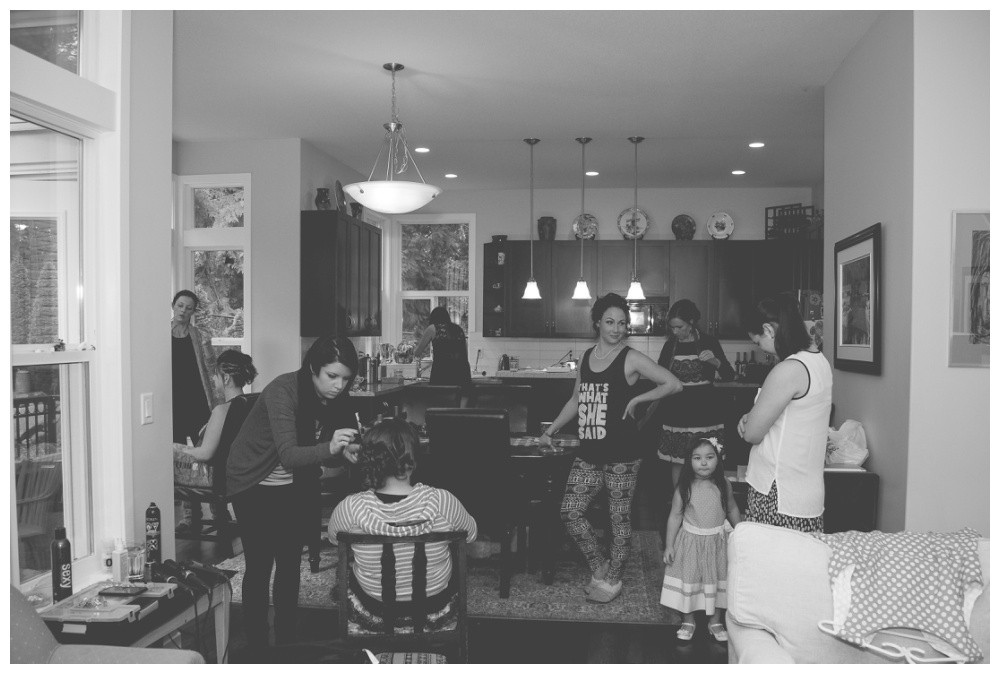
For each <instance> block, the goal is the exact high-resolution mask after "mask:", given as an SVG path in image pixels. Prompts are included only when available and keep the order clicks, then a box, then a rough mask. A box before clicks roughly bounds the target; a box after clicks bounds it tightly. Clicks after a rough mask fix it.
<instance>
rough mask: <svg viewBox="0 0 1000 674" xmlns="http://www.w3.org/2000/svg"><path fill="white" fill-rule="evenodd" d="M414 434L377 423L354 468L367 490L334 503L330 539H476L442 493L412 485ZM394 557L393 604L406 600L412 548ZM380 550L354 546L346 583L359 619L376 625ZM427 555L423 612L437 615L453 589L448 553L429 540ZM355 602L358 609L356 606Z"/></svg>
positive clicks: (399, 424) (405, 427)
mask: <svg viewBox="0 0 1000 674" xmlns="http://www.w3.org/2000/svg"><path fill="white" fill-rule="evenodd" d="M419 442H420V440H419V438H418V437H417V433H416V431H415V430H414V429H413V426H411V425H410V424H409V423H407V422H406V421H405V420H403V419H386V420H385V421H380V422H379V423H377V424H375V426H374V427H373V428H372V429H371V430H370V431H368V432H367V433H366V434H365V436H364V438H363V439H362V441H361V450H360V451H359V452H358V463H357V467H358V468H359V469H360V470H361V474H362V478H363V480H364V484H365V486H366V487H368V491H364V492H361V493H358V494H352V495H351V496H348V497H347V498H346V499H344V500H343V501H341V502H340V505H338V506H337V508H336V509H335V510H334V511H333V515H332V516H331V517H330V525H329V533H330V540H331V541H336V540H337V534H338V533H339V532H341V531H345V532H348V533H364V534H376V535H380V536H419V535H421V534H427V533H431V532H437V531H466V532H468V539H467V540H468V541H469V542H470V543H471V542H472V541H474V540H475V539H476V521H475V520H474V519H473V518H472V516H471V515H469V513H468V512H467V511H466V510H465V508H464V507H463V506H462V504H461V503H460V502H459V500H458V499H457V498H455V496H453V495H452V494H451V492H448V491H446V490H444V489H436V488H434V487H428V486H426V485H423V484H420V483H419V482H418V483H417V484H413V483H412V482H411V476H412V475H413V470H414V469H415V468H416V465H417V464H416V459H415V456H416V454H415V452H416V449H417V447H418V446H419ZM394 547H397V549H396V550H395V553H396V600H397V601H408V600H409V599H410V597H411V596H412V580H413V570H412V568H411V567H412V561H413V546H412V545H400V546H394ZM381 554H382V548H381V546H379V545H356V546H354V573H353V574H352V575H351V578H350V589H351V593H352V594H353V595H354V597H356V599H357V601H356V602H353V601H352V603H353V604H354V608H355V609H356V610H358V613H359V617H365V616H367V618H368V619H369V620H370V621H372V622H374V623H377V622H378V617H379V616H381V614H382V612H381V600H382V570H381ZM426 554H427V599H428V602H427V605H426V610H427V612H428V613H432V612H435V611H441V610H443V609H444V608H445V607H446V606H447V603H448V600H449V599H450V597H451V595H452V594H453V592H451V591H445V590H446V589H449V584H450V583H449V581H450V580H451V575H452V574H451V566H452V565H451V555H450V554H449V551H448V545H447V543H429V544H428V545H427V549H426ZM359 604H360V606H359Z"/></svg>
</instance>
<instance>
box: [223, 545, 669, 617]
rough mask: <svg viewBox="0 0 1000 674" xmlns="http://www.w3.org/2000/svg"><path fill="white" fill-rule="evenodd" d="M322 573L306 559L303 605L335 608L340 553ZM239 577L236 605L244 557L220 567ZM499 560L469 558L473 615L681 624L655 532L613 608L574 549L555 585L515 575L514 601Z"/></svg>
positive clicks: (326, 553) (637, 551)
mask: <svg viewBox="0 0 1000 674" xmlns="http://www.w3.org/2000/svg"><path fill="white" fill-rule="evenodd" d="M321 556H322V559H321V561H320V570H319V573H310V571H309V563H308V560H307V556H306V555H303V557H302V570H301V578H302V582H301V585H300V588H299V605H300V606H304V607H311V608H336V602H335V600H334V598H333V593H334V588H335V579H336V573H337V548H336V547H330V546H326V547H324V548H323V550H322V553H321ZM217 566H218V567H219V568H222V569H231V570H234V571H236V572H237V575H236V576H235V577H234V578H233V594H234V596H233V601H235V602H240V601H242V577H243V570H244V561H243V555H239V556H237V557H233V558H232V559H227V560H225V561H223V562H221V563H219V564H218V565H217ZM498 566H499V560H498V559H497V558H496V557H491V558H488V559H481V560H480V559H469V565H468V570H469V578H468V592H469V605H468V611H469V616H470V617H474V618H503V619H516V620H568V621H573V622H596V623H628V624H640V625H679V624H680V614H678V613H676V612H674V611H672V610H670V609H668V608H666V607H664V606H661V605H660V588H661V585H662V583H663V553H662V551H661V550H660V548H659V536H658V535H657V533H656V532H655V531H635V532H633V535H632V551H631V555H630V557H629V561H628V564H627V565H626V567H625V577H624V578H623V583H624V587H623V589H622V593H621V595H620V596H619V597H618V598H617V599H615V600H614V601H613V602H611V603H610V604H592V603H590V602H588V601H586V596H585V595H584V593H583V588H584V586H585V585H586V584H587V581H588V580H590V570H589V569H588V568H587V566H586V564H585V563H584V562H583V557H582V556H580V555H579V553H577V552H576V551H575V550H566V549H564V550H563V551H562V553H561V555H560V559H559V560H558V561H557V562H556V573H555V580H554V581H553V583H552V585H545V584H543V583H542V580H541V574H540V573H524V572H522V573H515V574H514V576H513V577H512V578H511V585H510V597H508V598H507V599H501V598H500V595H499V592H498V590H499V587H500V574H499V571H498Z"/></svg>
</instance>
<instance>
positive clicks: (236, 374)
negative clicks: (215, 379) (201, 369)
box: [215, 349, 257, 388]
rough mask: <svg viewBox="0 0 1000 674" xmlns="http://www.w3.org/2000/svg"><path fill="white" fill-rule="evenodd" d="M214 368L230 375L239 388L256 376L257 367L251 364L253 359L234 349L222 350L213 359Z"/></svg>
mask: <svg viewBox="0 0 1000 674" xmlns="http://www.w3.org/2000/svg"><path fill="white" fill-rule="evenodd" d="M215 369H216V370H218V371H219V373H220V374H228V375H229V376H230V377H232V378H233V383H234V384H236V385H237V386H239V387H240V388H243V387H244V386H246V385H247V384H249V383H250V382H252V381H253V380H254V379H256V378H257V368H255V367H254V366H253V359H252V358H251V357H250V356H248V355H246V354H245V353H240V352H239V351H236V350H235V349H229V350H228V351H223V352H222V353H221V354H220V355H219V357H218V359H216V361H215Z"/></svg>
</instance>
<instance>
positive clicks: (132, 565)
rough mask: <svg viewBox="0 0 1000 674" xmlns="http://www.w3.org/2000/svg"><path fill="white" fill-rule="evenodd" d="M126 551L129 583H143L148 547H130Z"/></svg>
mask: <svg viewBox="0 0 1000 674" xmlns="http://www.w3.org/2000/svg"><path fill="white" fill-rule="evenodd" d="M125 550H126V552H127V553H128V579H129V582H130V583H134V582H137V581H141V580H142V579H143V574H144V573H145V570H146V546H145V545H129V546H128V547H126V548H125Z"/></svg>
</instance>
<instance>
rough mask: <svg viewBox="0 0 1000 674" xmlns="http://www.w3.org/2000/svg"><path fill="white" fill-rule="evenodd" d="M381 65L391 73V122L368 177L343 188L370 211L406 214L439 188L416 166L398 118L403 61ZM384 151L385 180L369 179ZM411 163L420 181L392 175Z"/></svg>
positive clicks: (433, 194) (438, 192)
mask: <svg viewBox="0 0 1000 674" xmlns="http://www.w3.org/2000/svg"><path fill="white" fill-rule="evenodd" d="M382 67H383V68H385V69H386V70H388V71H389V72H390V73H392V121H390V122H386V123H385V124H383V125H382V127H383V128H384V129H385V137H384V138H383V140H382V147H381V148H380V149H379V153H378V155H377V156H376V157H375V163H374V164H372V170H371V173H369V174H368V180H367V181H365V182H361V183H351V184H350V185H346V186H345V187H344V191H345V192H347V193H348V194H350V195H351V198H352V199H354V200H355V201H357V202H359V203H361V204H364V205H365V206H367V207H368V208H370V209H372V210H373V211H378V212H379V213H390V214H399V213H409V212H411V211H415V210H417V209H418V208H422V207H423V206H426V205H427V204H428V203H429V202H430V201H431V199H433V198H434V197H436V196H437V195H439V194H441V188H440V187H435V186H434V185H428V184H427V182H426V181H425V180H424V176H423V175H421V173H420V169H419V168H417V162H416V160H414V159H413V156H412V155H411V154H410V150H409V148H407V147H406V136H405V135H404V134H403V123H402V122H400V121H399V114H398V112H397V109H396V73H397V72H399V71H400V70H402V69H403V64H401V63H386V64H384V65H383V66H382ZM383 152H385V153H386V160H385V161H386V164H385V179H384V180H372V178H373V177H374V176H375V169H376V168H378V165H379V159H381V158H382V153H383ZM410 163H412V164H413V169H414V170H415V171H416V172H417V176H418V177H419V178H420V182H419V183H418V182H413V181H409V180H396V179H395V176H397V175H402V174H403V173H405V172H406V169H407V167H408V166H409V164H410Z"/></svg>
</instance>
